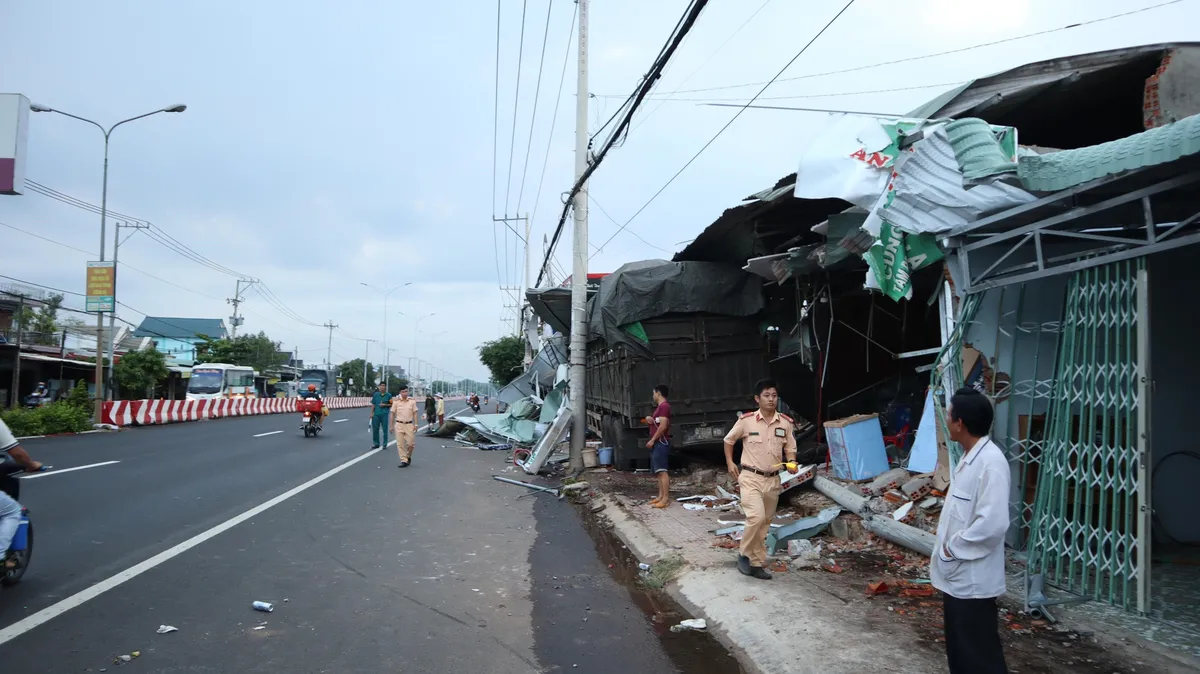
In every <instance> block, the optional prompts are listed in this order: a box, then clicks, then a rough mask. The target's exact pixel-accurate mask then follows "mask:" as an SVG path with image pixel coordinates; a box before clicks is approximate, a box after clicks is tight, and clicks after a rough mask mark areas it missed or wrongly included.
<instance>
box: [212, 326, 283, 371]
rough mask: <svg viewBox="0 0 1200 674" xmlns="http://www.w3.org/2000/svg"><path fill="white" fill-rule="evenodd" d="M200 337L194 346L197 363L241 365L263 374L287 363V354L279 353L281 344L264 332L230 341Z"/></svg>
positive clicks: (241, 336) (240, 336)
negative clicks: (199, 340)
mask: <svg viewBox="0 0 1200 674" xmlns="http://www.w3.org/2000/svg"><path fill="white" fill-rule="evenodd" d="M200 337H201V339H203V340H204V341H202V342H200V343H199V344H197V345H196V362H198V363H228V364H229V365H243V366H246V367H252V368H254V369H255V370H258V371H259V372H263V371H265V370H272V369H275V368H277V367H279V366H280V365H283V364H284V363H285V362H287V354H286V353H281V352H280V348H281V346H282V344H281V343H280V342H273V341H271V338H270V337H267V333H265V332H260V333H258V334H257V335H239V336H237V337H234V338H232V339H213V338H211V337H209V336H208V335H200Z"/></svg>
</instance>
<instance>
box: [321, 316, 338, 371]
mask: <svg viewBox="0 0 1200 674" xmlns="http://www.w3.org/2000/svg"><path fill="white" fill-rule="evenodd" d="M321 327H323V328H329V345H328V346H327V347H326V350H325V366H326V367H333V329H334V328H336V327H338V326H337V325H336V324H334V322H333V321H329V322H328V323H326V324H324V325H322V326H321Z"/></svg>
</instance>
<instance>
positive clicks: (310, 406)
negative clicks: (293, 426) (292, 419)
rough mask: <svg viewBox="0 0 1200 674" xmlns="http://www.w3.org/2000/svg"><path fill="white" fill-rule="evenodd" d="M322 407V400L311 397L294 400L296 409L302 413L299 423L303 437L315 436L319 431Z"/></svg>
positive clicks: (323, 404) (323, 405)
mask: <svg viewBox="0 0 1200 674" xmlns="http://www.w3.org/2000/svg"><path fill="white" fill-rule="evenodd" d="M324 407H325V403H324V402H322V401H320V400H314V399H311V398H301V399H299V400H298V401H296V410H297V411H298V412H301V413H303V414H304V419H303V421H301V423H300V428H301V429H302V430H303V431H304V437H306V438H315V437H317V434H318V433H320V432H321V424H320V418H321V411H322V409H323V408H324Z"/></svg>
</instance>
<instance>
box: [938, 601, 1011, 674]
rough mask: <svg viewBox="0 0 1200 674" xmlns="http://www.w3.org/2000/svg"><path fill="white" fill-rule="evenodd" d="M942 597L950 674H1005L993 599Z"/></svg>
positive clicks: (1006, 670)
mask: <svg viewBox="0 0 1200 674" xmlns="http://www.w3.org/2000/svg"><path fill="white" fill-rule="evenodd" d="M942 597H943V603H942V605H943V607H944V609H945V623H946V660H947V661H948V662H949V665H950V674H1007V672H1008V668H1007V667H1006V666H1005V664H1004V649H1003V648H1002V647H1001V646H1000V624H999V622H1000V620H999V617H998V615H997V610H996V600H995V599H957V598H955V597H951V596H950V595H948V594H943V595H942Z"/></svg>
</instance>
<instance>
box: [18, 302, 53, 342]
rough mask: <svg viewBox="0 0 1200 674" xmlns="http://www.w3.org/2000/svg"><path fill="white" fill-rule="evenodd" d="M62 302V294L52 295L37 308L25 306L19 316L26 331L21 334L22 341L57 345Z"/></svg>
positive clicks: (22, 328)
mask: <svg viewBox="0 0 1200 674" xmlns="http://www.w3.org/2000/svg"><path fill="white" fill-rule="evenodd" d="M62 303H63V296H62V295H51V296H50V297H49V298H48V299H46V300H45V301H44V302H43V303H42V306H40V307H38V308H37V309H36V310H35V309H34V308H33V307H28V306H27V307H25V308H24V310H22V311H21V313H20V315H19V316H18V317H17V322H18V323H20V324H21V330H22V331H23V333H24V334H22V336H21V339H22V341H24V342H26V343H30V344H43V345H47V346H52V345H57V344H58V337H57V335H56V333H57V332H58V330H59V324H58V310H59V308H60V307H62Z"/></svg>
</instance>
